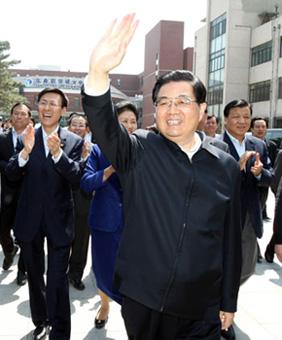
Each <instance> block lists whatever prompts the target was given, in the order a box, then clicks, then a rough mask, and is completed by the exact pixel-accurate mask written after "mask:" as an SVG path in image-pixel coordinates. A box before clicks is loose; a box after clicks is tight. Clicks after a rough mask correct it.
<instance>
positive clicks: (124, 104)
mask: <svg viewBox="0 0 282 340" xmlns="http://www.w3.org/2000/svg"><path fill="white" fill-rule="evenodd" d="M115 110H116V113H117V115H118V116H119V115H120V114H121V113H123V112H124V111H132V112H133V113H134V115H135V117H136V120H138V111H137V109H136V106H135V105H134V104H132V103H131V102H130V101H128V100H122V101H121V102H118V103H116V104H115Z"/></svg>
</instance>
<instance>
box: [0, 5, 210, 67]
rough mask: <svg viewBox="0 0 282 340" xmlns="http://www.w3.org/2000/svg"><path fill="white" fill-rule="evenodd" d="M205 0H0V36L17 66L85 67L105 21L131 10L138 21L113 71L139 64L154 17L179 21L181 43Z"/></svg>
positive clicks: (190, 35)
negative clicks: (117, 65)
mask: <svg viewBox="0 0 282 340" xmlns="http://www.w3.org/2000/svg"><path fill="white" fill-rule="evenodd" d="M206 2H207V0H196V1H195V0H173V1H169V0H48V1H42V0H1V2H0V10H1V20H0V40H8V41H9V42H10V45H11V49H10V59H17V60H21V63H20V64H18V65H17V66H16V67H17V68H24V69H37V68H38V66H39V65H54V66H56V67H59V68H60V70H61V71H68V70H70V71H81V72H87V69H88V60H89V56H90V54H91V51H92V49H93V48H94V46H95V44H96V43H97V41H98V40H99V39H100V37H101V36H102V35H103V33H104V32H105V30H106V29H107V27H108V26H109V24H110V22H111V21H112V20H113V19H115V18H121V17H122V16H123V15H125V14H127V13H131V12H135V13H136V17H137V18H138V19H139V21H140V22H139V26H138V28H137V31H136V33H135V36H134V38H133V40H132V41H131V43H130V46H129V47H128V52H127V55H126V57H125V59H124V60H123V62H122V64H121V65H120V66H119V67H118V68H116V69H115V70H114V73H126V74H139V73H141V72H142V71H143V69H144V45H145V35H146V34H147V33H148V32H149V31H150V30H151V29H152V28H153V27H154V26H155V25H156V24H157V23H158V22H159V21H160V20H175V21H184V22H185V26H184V27H185V28H184V30H185V33H184V46H183V47H184V48H186V47H188V46H193V45H194V33H195V31H196V30H198V29H199V28H200V27H201V26H203V23H202V22H201V20H202V19H204V18H205V16H206Z"/></svg>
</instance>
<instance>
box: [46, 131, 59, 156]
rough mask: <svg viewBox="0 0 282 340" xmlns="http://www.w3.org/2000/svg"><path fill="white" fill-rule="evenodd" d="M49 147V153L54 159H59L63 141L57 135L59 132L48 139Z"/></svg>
mask: <svg viewBox="0 0 282 340" xmlns="http://www.w3.org/2000/svg"><path fill="white" fill-rule="evenodd" d="M47 145H48V148H49V151H50V153H51V155H52V156H53V157H55V158H56V157H58V156H59V154H60V150H61V140H60V138H59V136H58V134H57V132H55V133H52V134H51V135H49V136H48V138H47Z"/></svg>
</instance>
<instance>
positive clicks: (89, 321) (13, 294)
mask: <svg viewBox="0 0 282 340" xmlns="http://www.w3.org/2000/svg"><path fill="white" fill-rule="evenodd" d="M273 206H274V199H273V196H272V195H271V196H270V198H269V200H268V212H269V215H270V216H271V217H272V216H273V214H272V211H273ZM271 229H272V224H271V222H270V223H265V235H264V238H263V239H262V240H261V241H260V244H261V249H262V251H263V252H264V249H265V246H266V243H267V241H268V240H269V237H270V234H271ZM2 261H3V254H2V252H1V251H0V265H2ZM90 265H91V264H90V258H89V261H88V265H87V269H86V271H85V277H84V280H83V281H84V283H85V285H86V289H85V290H84V291H83V292H79V291H77V290H75V289H74V288H72V287H71V288H70V295H71V310H72V337H71V340H90V339H93V340H102V339H107V340H126V339H127V337H126V333H125V330H124V326H123V322H122V319H121V316H120V308H119V306H118V305H117V304H116V303H114V302H111V314H110V318H109V322H108V324H107V325H106V328H105V329H103V330H96V329H95V328H94V327H93V325H94V317H95V315H96V312H97V310H98V307H99V298H98V296H97V290H96V287H95V280H94V277H93V275H92V272H91V269H90ZM15 278H16V266H13V267H12V268H11V270H9V271H7V272H4V271H1V269H0V320H1V323H0V340H27V339H31V332H32V330H33V324H32V322H31V320H30V312H29V304H28V290H27V286H24V287H18V286H17V285H16V283H15ZM281 308H282V266H281V264H279V263H278V261H277V259H275V263H273V264H271V265H270V264H267V263H266V262H263V263H262V264H258V265H257V268H256V273H255V275H253V277H252V278H251V279H250V280H249V281H248V282H246V283H245V284H244V285H243V286H242V287H241V289H240V295H239V308H238V309H239V310H238V313H237V315H236V319H235V322H236V326H235V327H236V333H237V340H249V339H251V340H281V339H282V316H281V315H282V314H281ZM158 340H161V339H158Z"/></svg>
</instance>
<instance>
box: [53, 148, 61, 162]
mask: <svg viewBox="0 0 282 340" xmlns="http://www.w3.org/2000/svg"><path fill="white" fill-rule="evenodd" d="M62 154H63V150H62V149H60V153H59V156H57V157H54V156H52V159H53V161H54V163H55V164H56V163H58V162H59V160H60V159H61V157H62Z"/></svg>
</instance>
